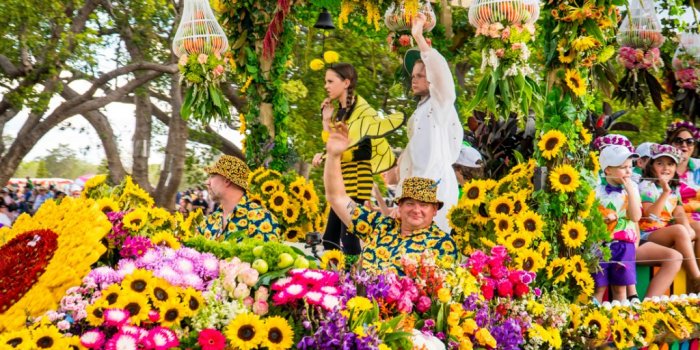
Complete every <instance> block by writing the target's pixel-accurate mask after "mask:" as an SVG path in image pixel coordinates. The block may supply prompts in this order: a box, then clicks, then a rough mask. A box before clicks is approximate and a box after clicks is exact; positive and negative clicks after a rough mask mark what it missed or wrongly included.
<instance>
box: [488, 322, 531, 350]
mask: <svg viewBox="0 0 700 350" xmlns="http://www.w3.org/2000/svg"><path fill="white" fill-rule="evenodd" d="M490 330H491V335H493V337H494V338H495V339H496V342H498V348H499V349H504V350H516V349H519V348H520V346H519V345H520V344H522V343H523V337H522V335H521V328H520V325H518V322H517V321H516V320H514V319H510V318H509V319H507V320H506V321H505V322H503V324H500V325H496V326H493V327H491V329H490Z"/></svg>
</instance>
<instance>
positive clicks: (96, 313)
mask: <svg viewBox="0 0 700 350" xmlns="http://www.w3.org/2000/svg"><path fill="white" fill-rule="evenodd" d="M105 308H107V302H106V301H104V300H102V301H99V302H95V303H92V304H90V305H88V306H87V307H86V308H85V313H86V314H87V316H86V317H85V320H86V321H87V323H88V324H89V325H91V326H94V327H98V326H100V325H102V322H104V310H105Z"/></svg>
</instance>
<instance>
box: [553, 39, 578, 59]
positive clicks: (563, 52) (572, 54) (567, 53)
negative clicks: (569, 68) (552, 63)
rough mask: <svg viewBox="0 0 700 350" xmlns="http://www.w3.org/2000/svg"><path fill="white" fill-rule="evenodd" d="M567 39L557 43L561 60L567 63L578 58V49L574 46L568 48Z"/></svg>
mask: <svg viewBox="0 0 700 350" xmlns="http://www.w3.org/2000/svg"><path fill="white" fill-rule="evenodd" d="M565 46H566V40H561V41H559V45H557V51H559V62H561V63H564V64H567V63H571V62H573V61H574V59H575V58H576V50H574V49H572V48H568V49H567V48H566V47H565Z"/></svg>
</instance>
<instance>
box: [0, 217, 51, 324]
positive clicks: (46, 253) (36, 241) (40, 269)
mask: <svg viewBox="0 0 700 350" xmlns="http://www.w3.org/2000/svg"><path fill="white" fill-rule="evenodd" d="M57 239H58V235H56V233H54V232H53V231H51V230H34V231H28V232H25V233H22V234H20V235H18V236H16V237H15V238H13V239H12V240H10V241H9V242H7V244H5V245H4V246H2V247H0V312H5V311H6V310H8V309H9V308H10V307H11V306H12V305H14V304H15V303H16V302H18V301H19V300H20V299H22V297H23V296H24V295H25V294H26V293H27V292H28V291H29V290H30V289H31V288H32V286H34V284H35V283H36V282H37V280H39V277H41V275H42V274H44V271H45V270H46V267H47V266H48V265H49V262H50V261H51V258H52V257H53V255H54V253H55V252H56V249H57V248H58V241H57Z"/></svg>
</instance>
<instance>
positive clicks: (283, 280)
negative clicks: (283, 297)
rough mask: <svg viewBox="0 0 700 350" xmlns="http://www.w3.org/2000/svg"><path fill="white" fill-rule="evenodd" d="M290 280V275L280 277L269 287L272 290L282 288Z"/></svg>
mask: <svg viewBox="0 0 700 350" xmlns="http://www.w3.org/2000/svg"><path fill="white" fill-rule="evenodd" d="M291 282H292V278H291V277H284V278H280V279H278V280H277V281H275V283H273V284H272V286H270V288H272V290H283V289H284V288H286V287H287V285H288V284H289V283H291Z"/></svg>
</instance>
